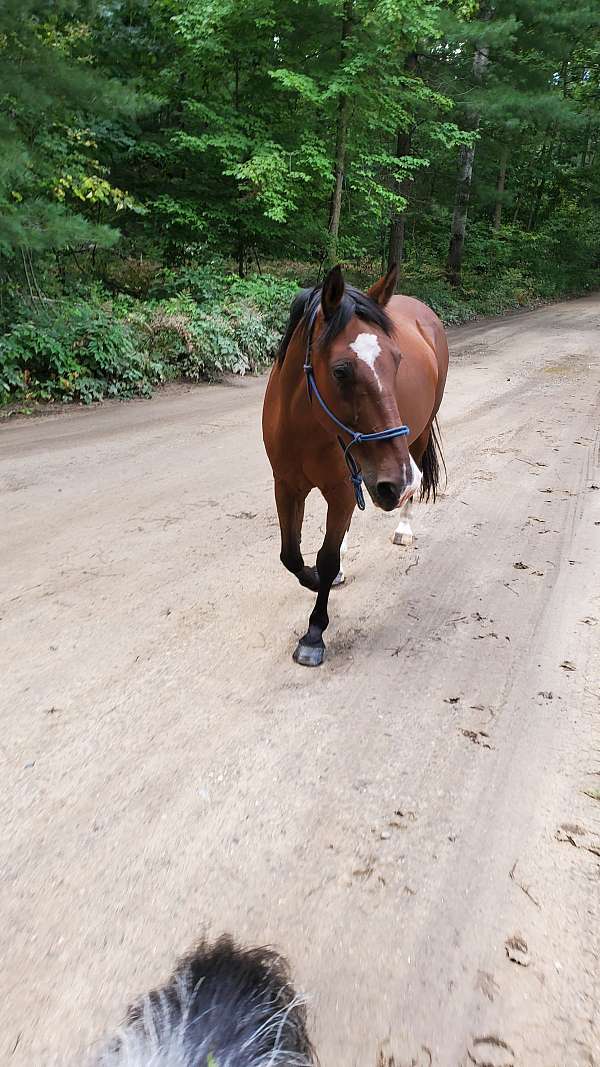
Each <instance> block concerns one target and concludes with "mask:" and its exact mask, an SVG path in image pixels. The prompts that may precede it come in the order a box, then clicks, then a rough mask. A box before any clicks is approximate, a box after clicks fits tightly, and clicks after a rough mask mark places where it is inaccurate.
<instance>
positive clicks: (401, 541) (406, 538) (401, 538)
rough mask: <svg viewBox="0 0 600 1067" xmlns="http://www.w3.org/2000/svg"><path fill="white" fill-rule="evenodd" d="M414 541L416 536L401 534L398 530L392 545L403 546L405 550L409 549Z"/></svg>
mask: <svg viewBox="0 0 600 1067" xmlns="http://www.w3.org/2000/svg"><path fill="white" fill-rule="evenodd" d="M414 540H415V537H414V534H411V533H400V532H399V531H398V530H396V532H395V534H394V536H393V537H392V544H394V545H403V546H404V547H405V548H408V547H409V546H410V545H412V544H413V543H414Z"/></svg>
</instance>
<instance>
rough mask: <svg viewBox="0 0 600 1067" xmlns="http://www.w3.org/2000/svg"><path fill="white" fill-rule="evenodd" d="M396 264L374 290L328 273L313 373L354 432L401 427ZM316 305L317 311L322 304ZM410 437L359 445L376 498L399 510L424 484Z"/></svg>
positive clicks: (337, 270)
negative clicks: (393, 311)
mask: <svg viewBox="0 0 600 1067" xmlns="http://www.w3.org/2000/svg"><path fill="white" fill-rule="evenodd" d="M396 275H397V268H396V267H393V268H392V269H391V270H389V271H388V273H387V274H386V275H385V276H384V277H382V278H380V279H379V281H377V282H375V284H374V285H373V286H371V288H370V289H369V291H368V292H367V293H366V294H365V293H361V292H359V290H357V289H354V288H352V287H350V286H346V285H345V283H344V278H343V275H342V271H341V269H340V267H334V268H333V270H331V271H330V272H329V274H328V275H327V277H326V279H325V282H324V283H323V288H322V289H321V296H320V308H319V310H318V313H317V314H316V318H315V321H314V334H313V340H314V344H313V352H314V354H315V356H316V359H314V357H313V359H314V373H315V378H316V381H317V384H318V388H319V391H320V392H321V395H322V396H323V398H324V399H325V402H326V403H327V404H328V406H329V407H330V408H331V410H332V411H333V412H334V413H335V415H336V416H337V417H338V418H339V419H340V420H341V421H342V422H343V423H345V424H346V425H347V426H349V427H350V428H351V429H352V430H354V431H357V432H360V433H362V434H368V433H375V432H377V431H380V430H385V429H389V428H391V427H396V426H399V425H401V423H402V418H401V413H400V412H399V411H398V399H397V392H396V374H397V371H398V366H399V363H400V358H401V354H400V351H399V349H398V343H397V339H396V337H395V332H394V326H393V323H392V321H391V319H390V318H389V316H388V314H387V312H386V310H385V309H386V305H387V304H388V302H389V300H390V298H391V296H392V294H393V292H394V287H395V283H396ZM315 310H316V309H315ZM407 440H408V439H407V437H394V438H392V439H391V440H387V441H376V442H375V441H374V442H361V443H360V444H357V445H356V446H355V447H354V448H353V452H355V453H356V458H357V459H358V460H359V461H360V465H361V468H362V473H363V478H364V482H365V485H366V487H367V490H368V492H369V495H370V496H371V499H372V500H373V503H374V504H375V505H376V506H377V507H379V508H383V510H384V511H392V510H393V508H396V507H399V506H400V504H402V503H404V501H405V500H407V499H408V498H409V497H410V496H411V495H412V493H413V492H414V491H415V489H416V488H418V484H419V481H418V475H419V472H418V468H417V467H416V465H415V464H414V462H413V461H412V460H411V457H410V453H409V451H408V444H407Z"/></svg>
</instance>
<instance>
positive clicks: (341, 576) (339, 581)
mask: <svg viewBox="0 0 600 1067" xmlns="http://www.w3.org/2000/svg"><path fill="white" fill-rule="evenodd" d="M349 532H350V531H349V530H346V533H345V534H344V538H343V541H342V543H341V545H340V569H339V572H338V574H337V577H336V578H334V579H333V584H334V585H343V584H344V582H345V581H346V574H345V572H344V556H345V555H346V552H347V551H348V534H349Z"/></svg>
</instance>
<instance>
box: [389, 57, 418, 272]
mask: <svg viewBox="0 0 600 1067" xmlns="http://www.w3.org/2000/svg"><path fill="white" fill-rule="evenodd" d="M416 66H417V54H416V52H409V53H408V55H407V57H406V59H405V61H404V70H405V71H406V72H408V73H412V72H413V71H414V70H415V69H416ZM411 140H412V135H411V131H410V130H398V133H397V135H396V158H397V159H402V158H403V157H404V156H407V155H409V153H410V148H411ZM412 183H413V179H412V178H404V179H403V180H402V181H396V182H394V192H395V193H397V194H398V195H399V196H403V197H404V198H405V199H406V198H407V197H408V193H409V192H410V187H411V185H412ZM405 228H406V211H393V212H392V217H391V219H390V240H389V247H388V270H389V269H390V267H393V266H394V264H397V266H400V264H401V263H402V257H403V255H404V231H405ZM396 286H398V282H397V283H396Z"/></svg>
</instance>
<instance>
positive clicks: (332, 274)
mask: <svg viewBox="0 0 600 1067" xmlns="http://www.w3.org/2000/svg"><path fill="white" fill-rule="evenodd" d="M343 295H344V275H343V274H342V268H341V267H340V265H339V263H338V265H337V266H336V267H332V268H331V270H330V271H329V274H328V275H327V277H326V278H325V281H324V282H323V288H322V289H321V307H322V309H323V314H324V316H325V318H326V319H330V318H331V316H332V315H333V314H334V313H335V312H336V311H337V309H338V307H339V306H340V304H341V302H342V297H343Z"/></svg>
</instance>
